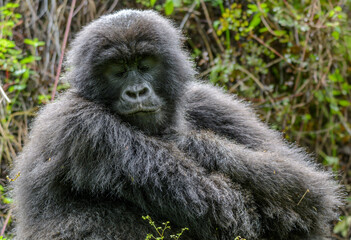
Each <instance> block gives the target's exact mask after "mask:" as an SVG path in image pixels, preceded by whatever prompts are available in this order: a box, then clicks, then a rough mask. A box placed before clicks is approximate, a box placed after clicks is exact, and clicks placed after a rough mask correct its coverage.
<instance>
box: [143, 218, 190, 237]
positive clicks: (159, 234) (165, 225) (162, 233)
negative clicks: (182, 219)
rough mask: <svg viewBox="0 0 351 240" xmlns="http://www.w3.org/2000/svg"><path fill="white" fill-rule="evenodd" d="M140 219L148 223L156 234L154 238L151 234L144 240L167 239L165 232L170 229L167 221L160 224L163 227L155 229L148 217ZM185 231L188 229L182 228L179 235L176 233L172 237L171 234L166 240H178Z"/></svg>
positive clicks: (153, 223)
mask: <svg viewBox="0 0 351 240" xmlns="http://www.w3.org/2000/svg"><path fill="white" fill-rule="evenodd" d="M142 218H143V219H144V220H147V221H149V224H150V225H151V226H152V227H153V228H154V230H155V231H156V233H157V235H156V237H155V236H154V235H153V234H151V233H149V234H147V236H146V238H145V240H150V239H155V240H163V239H167V238H166V231H167V230H170V229H171V227H170V226H169V221H167V222H164V223H162V225H163V226H162V227H157V226H156V224H155V222H154V221H153V220H152V219H151V217H150V216H149V215H147V216H142ZM186 230H189V229H188V228H182V229H181V231H180V232H179V233H177V234H175V235H174V234H173V235H172V234H171V235H169V238H168V239H174V240H178V239H180V237H181V236H182V235H183V232H184V231H186Z"/></svg>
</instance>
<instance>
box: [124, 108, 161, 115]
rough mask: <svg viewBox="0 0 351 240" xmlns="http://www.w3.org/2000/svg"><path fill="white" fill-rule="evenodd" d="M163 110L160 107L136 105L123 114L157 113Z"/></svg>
mask: <svg viewBox="0 0 351 240" xmlns="http://www.w3.org/2000/svg"><path fill="white" fill-rule="evenodd" d="M160 110H161V108H159V107H136V108H133V109H130V110H127V111H124V112H123V115H133V114H151V113H157V112H159V111H160Z"/></svg>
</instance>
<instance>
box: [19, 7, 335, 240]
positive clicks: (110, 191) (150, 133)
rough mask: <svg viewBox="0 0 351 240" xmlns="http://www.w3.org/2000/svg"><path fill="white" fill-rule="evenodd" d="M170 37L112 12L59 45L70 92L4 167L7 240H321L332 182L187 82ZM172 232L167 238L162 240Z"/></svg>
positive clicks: (42, 115)
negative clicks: (164, 227) (9, 184)
mask: <svg viewBox="0 0 351 240" xmlns="http://www.w3.org/2000/svg"><path fill="white" fill-rule="evenodd" d="M181 41H182V36H181V34H180V32H179V31H178V30H177V29H176V28H175V27H174V26H173V25H172V23H171V22H170V21H169V20H167V19H165V18H163V17H161V16H160V15H158V14H157V13H156V12H153V11H137V10H123V11H119V12H117V13H114V14H111V15H107V16H103V17H101V18H99V19H97V20H96V21H94V22H92V23H91V24H89V25H88V26H86V27H85V28H84V29H83V30H82V31H81V32H80V33H79V34H78V35H77V37H76V38H75V40H74V41H73V43H72V44H71V50H70V51H69V53H68V58H67V66H68V72H67V74H66V75H65V76H64V77H65V78H66V80H67V81H68V82H70V83H71V86H72V88H71V89H70V90H68V91H67V92H66V93H64V94H63V95H62V96H60V97H59V99H58V100H56V101H55V102H53V103H50V104H48V105H46V106H45V107H43V108H42V109H41V111H40V112H39V114H38V117H37V118H36V120H35V121H34V123H33V126H32V129H31V133H30V136H29V142H28V144H27V145H26V146H25V148H24V150H23V152H22V153H21V154H20V155H19V157H18V158H17V159H16V162H15V169H14V174H16V173H17V172H18V171H20V172H21V176H20V177H19V178H18V179H17V180H16V181H15V182H14V183H13V187H14V190H13V195H14V200H15V212H16V222H17V224H16V228H15V234H16V239H19V240H23V239H26V240H30V239H33V240H34V239H35V240H38V239H70V240H73V239H91V240H92V239H94V240H100V239H101V240H103V239H111V240H112V239H115V240H117V239H118V240H123V239H144V238H145V236H146V234H147V233H151V232H152V231H153V230H152V228H151V227H150V226H148V223H146V222H145V221H143V220H142V218H141V216H142V215H146V214H148V215H151V216H152V217H153V219H155V220H156V221H157V222H163V221H167V220H169V221H171V223H172V226H173V227H172V230H170V231H169V233H170V234H171V233H172V231H174V232H178V231H179V229H180V228H182V227H188V228H189V229H190V230H189V231H186V232H185V233H184V234H183V235H182V237H181V238H182V239H184V240H186V239H192V240H214V239H218V240H229V239H231V240H232V239H234V238H235V237H236V236H239V235H240V236H242V237H245V238H247V239H250V240H255V239H323V238H325V237H328V235H329V230H330V223H331V221H333V220H335V219H337V217H338V214H337V209H338V206H339V205H340V204H341V200H340V199H341V194H340V189H339V186H338V185H337V183H336V182H335V181H334V180H333V179H332V175H331V174H329V173H327V172H325V171H323V170H321V168H320V167H319V166H318V165H316V164H315V163H314V161H313V159H312V158H311V156H309V155H308V154H306V153H305V152H304V151H303V150H301V149H299V148H296V147H294V146H291V145H289V144H287V143H285V142H284V141H283V140H282V139H281V137H280V135H279V134H278V133H276V132H274V131H272V130H270V129H269V128H268V127H267V126H265V125H264V124H262V123H261V122H260V121H259V120H258V119H257V117H256V116H255V114H254V113H253V112H252V110H251V109H250V108H249V107H248V106H247V105H246V104H245V103H243V102H241V101H239V100H237V99H236V98H235V97H232V96H229V95H227V94H225V93H223V92H221V91H220V90H219V89H217V88H215V87H214V86H210V85H207V84H202V83H199V82H197V81H196V80H195V77H194V74H195V71H194V70H193V68H192V63H191V62H190V61H189V58H188V54H187V53H186V52H185V51H184V50H183V49H182V44H181ZM174 232H173V233H174Z"/></svg>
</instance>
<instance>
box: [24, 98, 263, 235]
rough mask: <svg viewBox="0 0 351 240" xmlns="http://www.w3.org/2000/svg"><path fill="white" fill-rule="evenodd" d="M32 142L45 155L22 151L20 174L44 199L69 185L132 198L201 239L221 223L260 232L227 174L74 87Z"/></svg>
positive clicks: (48, 112) (46, 114) (41, 122)
mask: <svg viewBox="0 0 351 240" xmlns="http://www.w3.org/2000/svg"><path fill="white" fill-rule="evenodd" d="M31 149H36V151H37V152H38V155H37V157H38V159H31V158H28V159H27V158H26V156H24V157H23V160H24V161H25V162H26V163H25V164H24V165H26V166H25V167H24V168H25V170H23V172H22V175H21V178H22V179H21V181H22V182H27V181H29V180H30V181H31V184H30V185H28V184H27V185H26V187H29V189H28V190H27V191H28V192H31V191H42V192H41V193H40V192H37V193H36V196H41V194H43V196H46V199H43V200H42V201H43V202H42V203H41V204H43V205H45V203H47V202H48V201H49V200H48V199H50V198H51V196H48V195H50V192H52V193H53V194H56V192H55V191H57V190H58V189H61V188H66V189H69V190H70V191H73V194H77V195H78V196H79V194H86V193H88V194H91V196H92V197H97V198H99V196H110V197H112V198H115V199H124V200H127V201H129V202H131V203H133V204H134V206H136V207H139V208H140V209H141V210H142V212H146V213H148V214H150V215H153V214H155V215H156V216H157V215H158V217H160V218H161V219H162V218H163V219H167V220H170V221H172V222H173V223H175V224H177V225H178V226H180V227H181V226H187V227H189V228H190V229H191V232H192V234H194V235H197V236H201V239H211V235H213V234H214V233H215V232H216V230H215V229H216V228H219V229H233V228H236V229H237V231H238V232H239V233H242V234H247V235H250V232H256V230H255V226H252V225H250V224H246V225H244V226H241V221H242V220H245V221H247V222H251V221H250V219H248V217H250V216H253V217H254V215H253V214H251V215H249V214H248V213H247V212H246V211H247V209H248V207H247V206H246V201H245V200H246V199H247V196H244V195H245V193H244V192H241V191H240V189H239V188H236V191H234V190H233V189H235V186H234V184H232V183H231V182H230V181H229V180H228V179H227V178H225V177H224V176H222V175H220V174H209V173H207V172H206V171H205V170H204V168H202V167H200V166H198V165H197V164H196V163H195V162H193V161H191V160H189V159H187V158H186V157H184V155H183V154H182V153H181V152H180V151H178V150H177V149H176V148H174V147H171V146H170V145H167V143H161V142H160V141H157V140H156V139H153V138H151V137H147V136H145V135H143V134H142V133H140V132H138V131H133V130H132V129H131V128H130V127H127V126H126V125H124V124H122V123H120V122H119V121H118V120H117V118H116V117H115V116H113V115H111V114H110V113H109V112H107V110H106V109H104V108H102V107H100V106H98V105H96V104H94V103H92V102H89V101H86V100H84V99H82V98H79V97H78V96H75V94H72V93H68V94H66V96H63V97H62V98H61V99H60V100H59V101H57V102H55V103H53V104H50V105H48V106H46V108H45V109H44V111H42V112H41V114H40V115H39V116H38V118H37V120H36V122H35V124H34V128H33V131H32V134H31V143H30V144H29V147H28V149H27V150H25V151H24V155H26V151H28V150H31ZM48 159H49V160H48ZM33 162H35V163H33ZM19 170H21V171H22V169H19ZM24 184H25V183H24ZM40 189H42V190H40ZM22 191H23V190H22ZM63 194H64V193H63ZM28 204H29V203H28ZM60 204H62V203H60ZM38 205H39V204H38ZM81 209H82V211H84V208H81ZM47 211H50V209H48V210H47ZM142 212H140V214H142ZM140 217H141V216H140ZM224 231H225V230H224ZM228 231H229V230H228Z"/></svg>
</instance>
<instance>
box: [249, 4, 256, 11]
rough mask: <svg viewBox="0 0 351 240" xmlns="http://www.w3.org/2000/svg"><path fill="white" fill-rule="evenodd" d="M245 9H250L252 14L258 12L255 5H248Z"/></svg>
mask: <svg viewBox="0 0 351 240" xmlns="http://www.w3.org/2000/svg"><path fill="white" fill-rule="evenodd" d="M247 8H248V9H250V10H251V11H252V12H258V7H257V5H256V4H248V5H247Z"/></svg>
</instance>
